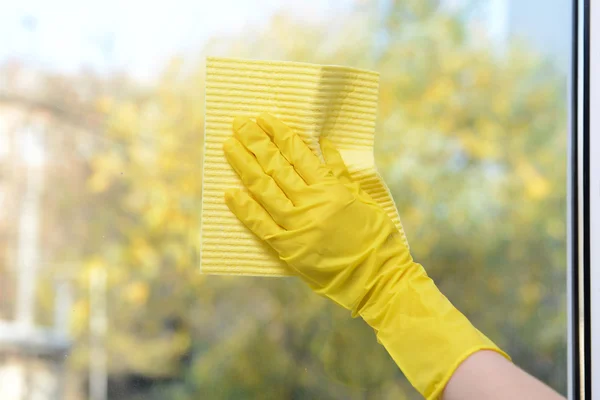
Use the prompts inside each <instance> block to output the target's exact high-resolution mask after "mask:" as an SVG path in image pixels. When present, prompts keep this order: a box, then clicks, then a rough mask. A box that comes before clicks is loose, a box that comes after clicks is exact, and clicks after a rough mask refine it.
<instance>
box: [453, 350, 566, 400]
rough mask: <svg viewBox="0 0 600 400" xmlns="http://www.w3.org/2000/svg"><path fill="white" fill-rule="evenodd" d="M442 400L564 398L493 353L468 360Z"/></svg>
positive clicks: (477, 355) (482, 354)
mask: <svg viewBox="0 0 600 400" xmlns="http://www.w3.org/2000/svg"><path fill="white" fill-rule="evenodd" d="M442 398H443V400H476V399H477V400H479V399H489V400H504V399H511V400H521V399H523V400H538V399H539V400H542V399H543V400H561V399H564V397H563V396H561V395H559V394H558V393H556V392H555V391H554V390H552V389H551V388H549V387H548V386H546V385H545V384H543V383H542V382H540V381H538V380H537V379H536V378H534V377H533V376H531V375H529V374H528V373H526V372H525V371H523V370H521V369H519V368H518V367H517V366H515V365H514V364H513V363H511V362H509V361H508V360H506V359H505V358H504V357H502V356H500V355H499V354H498V353H495V352H492V351H478V352H476V353H474V354H472V355H471V356H470V357H469V358H467V359H466V360H465V361H464V362H463V363H462V364H461V365H460V366H459V367H458V369H457V370H456V371H455V372H454V374H453V375H452V378H450V381H449V382H448V384H447V385H446V389H445V390H444V393H443V397H442Z"/></svg>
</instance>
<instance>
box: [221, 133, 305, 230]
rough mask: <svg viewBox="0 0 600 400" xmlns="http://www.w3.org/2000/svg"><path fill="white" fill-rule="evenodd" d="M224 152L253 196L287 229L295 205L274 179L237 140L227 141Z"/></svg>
mask: <svg viewBox="0 0 600 400" xmlns="http://www.w3.org/2000/svg"><path fill="white" fill-rule="evenodd" d="M223 151H224V152H225V156H226V157H227V161H229V164H231V167H232V168H233V169H234V170H235V172H237V174H238V175H239V177H240V179H241V180H242V183H243V184H244V186H246V188H247V189H248V191H249V192H250V193H251V194H252V196H253V197H254V198H255V199H256V200H257V201H258V202H259V203H260V205H261V206H263V208H264V209H265V210H267V212H268V213H269V214H270V215H271V217H272V218H273V219H274V220H275V222H276V223H277V224H278V225H280V226H284V227H285V225H284V222H285V221H286V219H287V218H288V216H289V215H291V214H292V212H293V211H294V205H293V204H292V202H291V201H290V199H288V198H287V197H286V195H285V194H284V193H283V192H282V191H281V188H280V187H279V186H277V183H275V181H274V180H273V178H271V177H270V176H269V175H267V174H265V173H264V171H263V170H262V168H261V167H260V165H259V164H258V161H256V158H254V156H253V155H252V154H250V153H249V152H248V150H246V148H245V147H244V146H243V145H242V144H241V143H240V142H239V141H238V140H237V139H235V138H231V139H228V140H226V141H225V143H223Z"/></svg>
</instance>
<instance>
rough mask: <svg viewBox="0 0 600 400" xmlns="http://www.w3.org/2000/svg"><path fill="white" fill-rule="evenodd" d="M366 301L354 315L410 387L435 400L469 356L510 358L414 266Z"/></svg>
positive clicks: (388, 274)
mask: <svg viewBox="0 0 600 400" xmlns="http://www.w3.org/2000/svg"><path fill="white" fill-rule="evenodd" d="M378 281H379V284H378V285H376V286H375V287H374V288H373V289H372V290H371V293H370V296H369V299H368V301H366V302H364V303H363V304H362V305H361V307H357V309H355V310H354V314H355V315H356V314H359V315H360V316H361V317H362V318H363V319H364V320H365V321H366V322H367V323H368V324H369V325H370V326H371V327H372V328H373V329H374V330H375V331H376V333H377V340H378V342H379V343H381V344H382V345H383V346H384V347H385V348H386V350H387V351H388V353H389V354H390V355H391V356H392V358H393V359H394V361H395V362H396V364H397V365H398V366H399V367H400V369H401V370H402V372H403V373H404V375H405V376H406V377H407V379H408V380H409V381H410V382H411V384H412V385H413V386H414V387H415V388H416V389H417V390H418V391H419V392H420V393H421V394H422V395H423V396H424V397H425V398H426V399H437V398H439V396H440V395H441V393H442V391H443V390H444V388H445V386H446V384H447V383H448V381H449V380H450V378H451V377H452V374H453V373H454V371H455V370H456V369H457V368H458V366H459V365H460V364H461V363H462V362H463V361H464V360H465V359H466V358H468V357H469V356H470V355H471V354H473V353H475V352H477V351H480V350H492V351H496V352H498V353H500V354H502V355H503V356H504V357H506V358H507V359H509V360H510V357H509V356H508V355H507V354H506V353H504V352H503V351H502V350H500V349H499V348H498V346H496V345H495V344H494V343H493V342H492V341H491V340H490V339H488V338H487V337H486V336H485V335H483V334H482V333H481V332H480V331H479V330H477V329H476V328H475V327H474V326H473V325H472V324H471V323H470V322H469V320H468V319H467V318H466V317H465V316H464V315H463V314H461V313H460V312H459V311H458V310H457V309H456V308H455V307H454V306H453V305H452V303H450V301H449V300H448V299H447V298H446V297H445V296H444V295H443V294H442V293H441V292H440V291H439V289H438V288H437V287H436V285H435V284H434V283H433V281H432V280H431V279H430V278H429V277H428V276H427V274H426V273H425V270H424V269H423V267H422V266H421V265H419V264H417V263H414V262H411V263H410V264H409V265H405V266H404V267H402V268H396V269H395V270H388V271H385V273H384V274H383V275H382V276H381V277H380V279H378Z"/></svg>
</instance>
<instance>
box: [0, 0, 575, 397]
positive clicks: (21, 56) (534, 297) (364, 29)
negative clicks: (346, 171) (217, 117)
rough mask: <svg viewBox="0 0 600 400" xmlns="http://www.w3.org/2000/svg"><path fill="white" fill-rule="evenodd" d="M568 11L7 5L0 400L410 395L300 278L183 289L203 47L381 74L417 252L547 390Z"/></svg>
mask: <svg viewBox="0 0 600 400" xmlns="http://www.w3.org/2000/svg"><path fill="white" fill-rule="evenodd" d="M569 3H570V2H569V1H566V0H527V1H517V0H479V1H472V0H437V1H436V0H330V1H325V0H302V1H291V0H289V1H283V0H253V1H244V0H220V1H217V2H213V1H211V2H209V1H203V0H201V1H192V0H171V1H169V2H164V1H156V2H147V1H141V0H135V1H128V2H119V1H117V0H106V1H102V2H101V1H75V0H53V1H51V2H47V1H43V0H27V1H20V2H2V4H1V5H0V38H2V40H1V41H0V398H1V399H3V400H29V399H36V400H55V399H72V400H79V399H92V400H104V399H134V400H135V399H151V400H152V399H175V400H187V399H415V398H419V397H418V395H417V393H416V392H415V391H414V390H413V389H412V388H411V387H410V385H409V384H408V382H407V381H406V379H405V378H404V377H403V376H402V374H401V372H400V371H399V370H398V368H397V367H396V366H395V365H394V363H393V362H392V360H391V359H390V357H389V356H388V355H387V353H386V352H385V350H384V349H383V347H381V346H380V345H378V344H377V343H376V340H375V336H374V334H373V332H372V331H371V330H370V328H368V327H367V326H366V325H365V324H364V323H362V321H360V320H353V319H352V318H351V317H350V315H349V313H348V312H346V311H345V310H343V309H341V308H339V307H336V306H334V305H333V304H330V303H329V302H327V301H326V300H325V299H322V298H320V297H319V296H316V295H314V294H312V292H311V291H310V289H308V288H307V287H305V286H304V285H303V284H302V283H301V282H300V281H299V280H298V279H294V278H285V279H283V278H282V279H273V278H248V277H242V278H236V277H218V276H203V275H200V274H199V273H198V257H197V250H198V249H197V247H198V227H199V213H200V210H199V205H200V197H201V188H202V182H201V163H202V140H203V107H204V104H203V101H204V100H203V99H204V92H203V91H204V57H205V56H206V55H220V56H235V57H247V58H260V59H277V60H296V61H307V62H317V63H327V64H342V65H348V66H355V67H360V68H368V69H372V70H377V71H379V72H380V73H381V85H380V106H379V118H378V129H377V137H376V142H377V143H376V147H377V149H376V151H377V154H376V159H377V163H378V166H379V168H380V170H381V172H382V174H383V176H384V177H385V180H386V182H387V183H388V184H389V186H390V188H391V191H392V193H393V195H394V198H395V200H396V202H397V205H398V208H399V210H400V215H401V217H402V221H403V223H404V226H405V230H406V233H407V236H408V239H409V241H410V243H411V247H412V250H413V255H414V257H415V258H416V260H417V261H419V262H421V263H422V264H423V265H424V266H425V267H426V269H427V271H428V272H429V274H430V275H431V276H432V277H433V278H434V280H435V281H436V282H437V283H438V285H439V286H440V288H441V289H442V291H443V292H444V293H445V294H446V295H447V296H448V297H449V298H450V300H451V301H452V302H453V303H454V304H455V305H456V306H457V307H458V308H459V309H460V310H461V311H463V312H464V313H465V314H466V315H467V316H468V317H469V318H470V319H471V320H472V321H473V323H474V324H475V325H476V326H477V327H478V328H479V329H480V330H482V331H483V332H485V333H486V334H487V335H489V336H490V337H491V338H492V339H493V340H494V341H496V342H497V343H498V344H499V345H500V346H501V347H502V348H503V349H505V350H507V351H508V353H509V354H510V355H511V356H512V357H513V359H514V361H515V362H516V363H517V364H518V365H519V366H521V367H522V368H524V369H525V370H527V371H528V372H530V373H532V374H533V375H535V376H536V377H538V378H540V379H541V380H543V381H544V382H546V383H548V384H549V385H551V386H552V387H554V388H555V389H557V390H558V391H560V392H561V393H565V392H566V382H567V361H566V348H567V347H566V344H567V325H566V297H565V296H566V254H565V253H566V237H565V216H566V196H565V189H566V142H567V140H566V137H567V135H566V132H567V114H568V102H567V74H568V69H569V65H570V62H571V60H570V43H571V26H570V21H571V15H570V12H571V10H570V4H569Z"/></svg>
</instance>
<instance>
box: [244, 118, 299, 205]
mask: <svg viewBox="0 0 600 400" xmlns="http://www.w3.org/2000/svg"><path fill="white" fill-rule="evenodd" d="M233 130H234V133H235V137H236V138H237V139H238V140H239V141H240V142H241V143H242V144H243V145H244V147H246V148H247V149H248V150H249V151H250V152H251V153H252V154H254V156H255V157H256V159H257V160H258V163H259V164H260V166H261V167H262V169H263V171H265V173H266V174H268V175H269V176H271V177H272V178H273V180H275V182H276V183H277V185H279V187H280V188H281V189H282V190H283V192H284V193H285V194H286V195H287V197H288V198H289V199H290V200H292V203H293V202H294V201H293V200H294V197H297V196H298V193H300V192H301V191H302V190H303V189H304V188H306V183H305V182H304V180H302V177H300V175H298V173H297V172H296V170H294V167H292V165H290V163H289V162H288V161H287V160H286V159H285V157H283V155H282V154H281V152H280V151H279V149H278V148H277V146H275V144H274V143H273V141H272V140H271V138H270V137H269V136H268V135H267V134H266V133H265V132H264V131H263V130H262V129H261V128H260V126H258V125H257V124H256V123H255V122H253V121H251V120H250V119H249V118H235V119H234V120H233Z"/></svg>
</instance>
